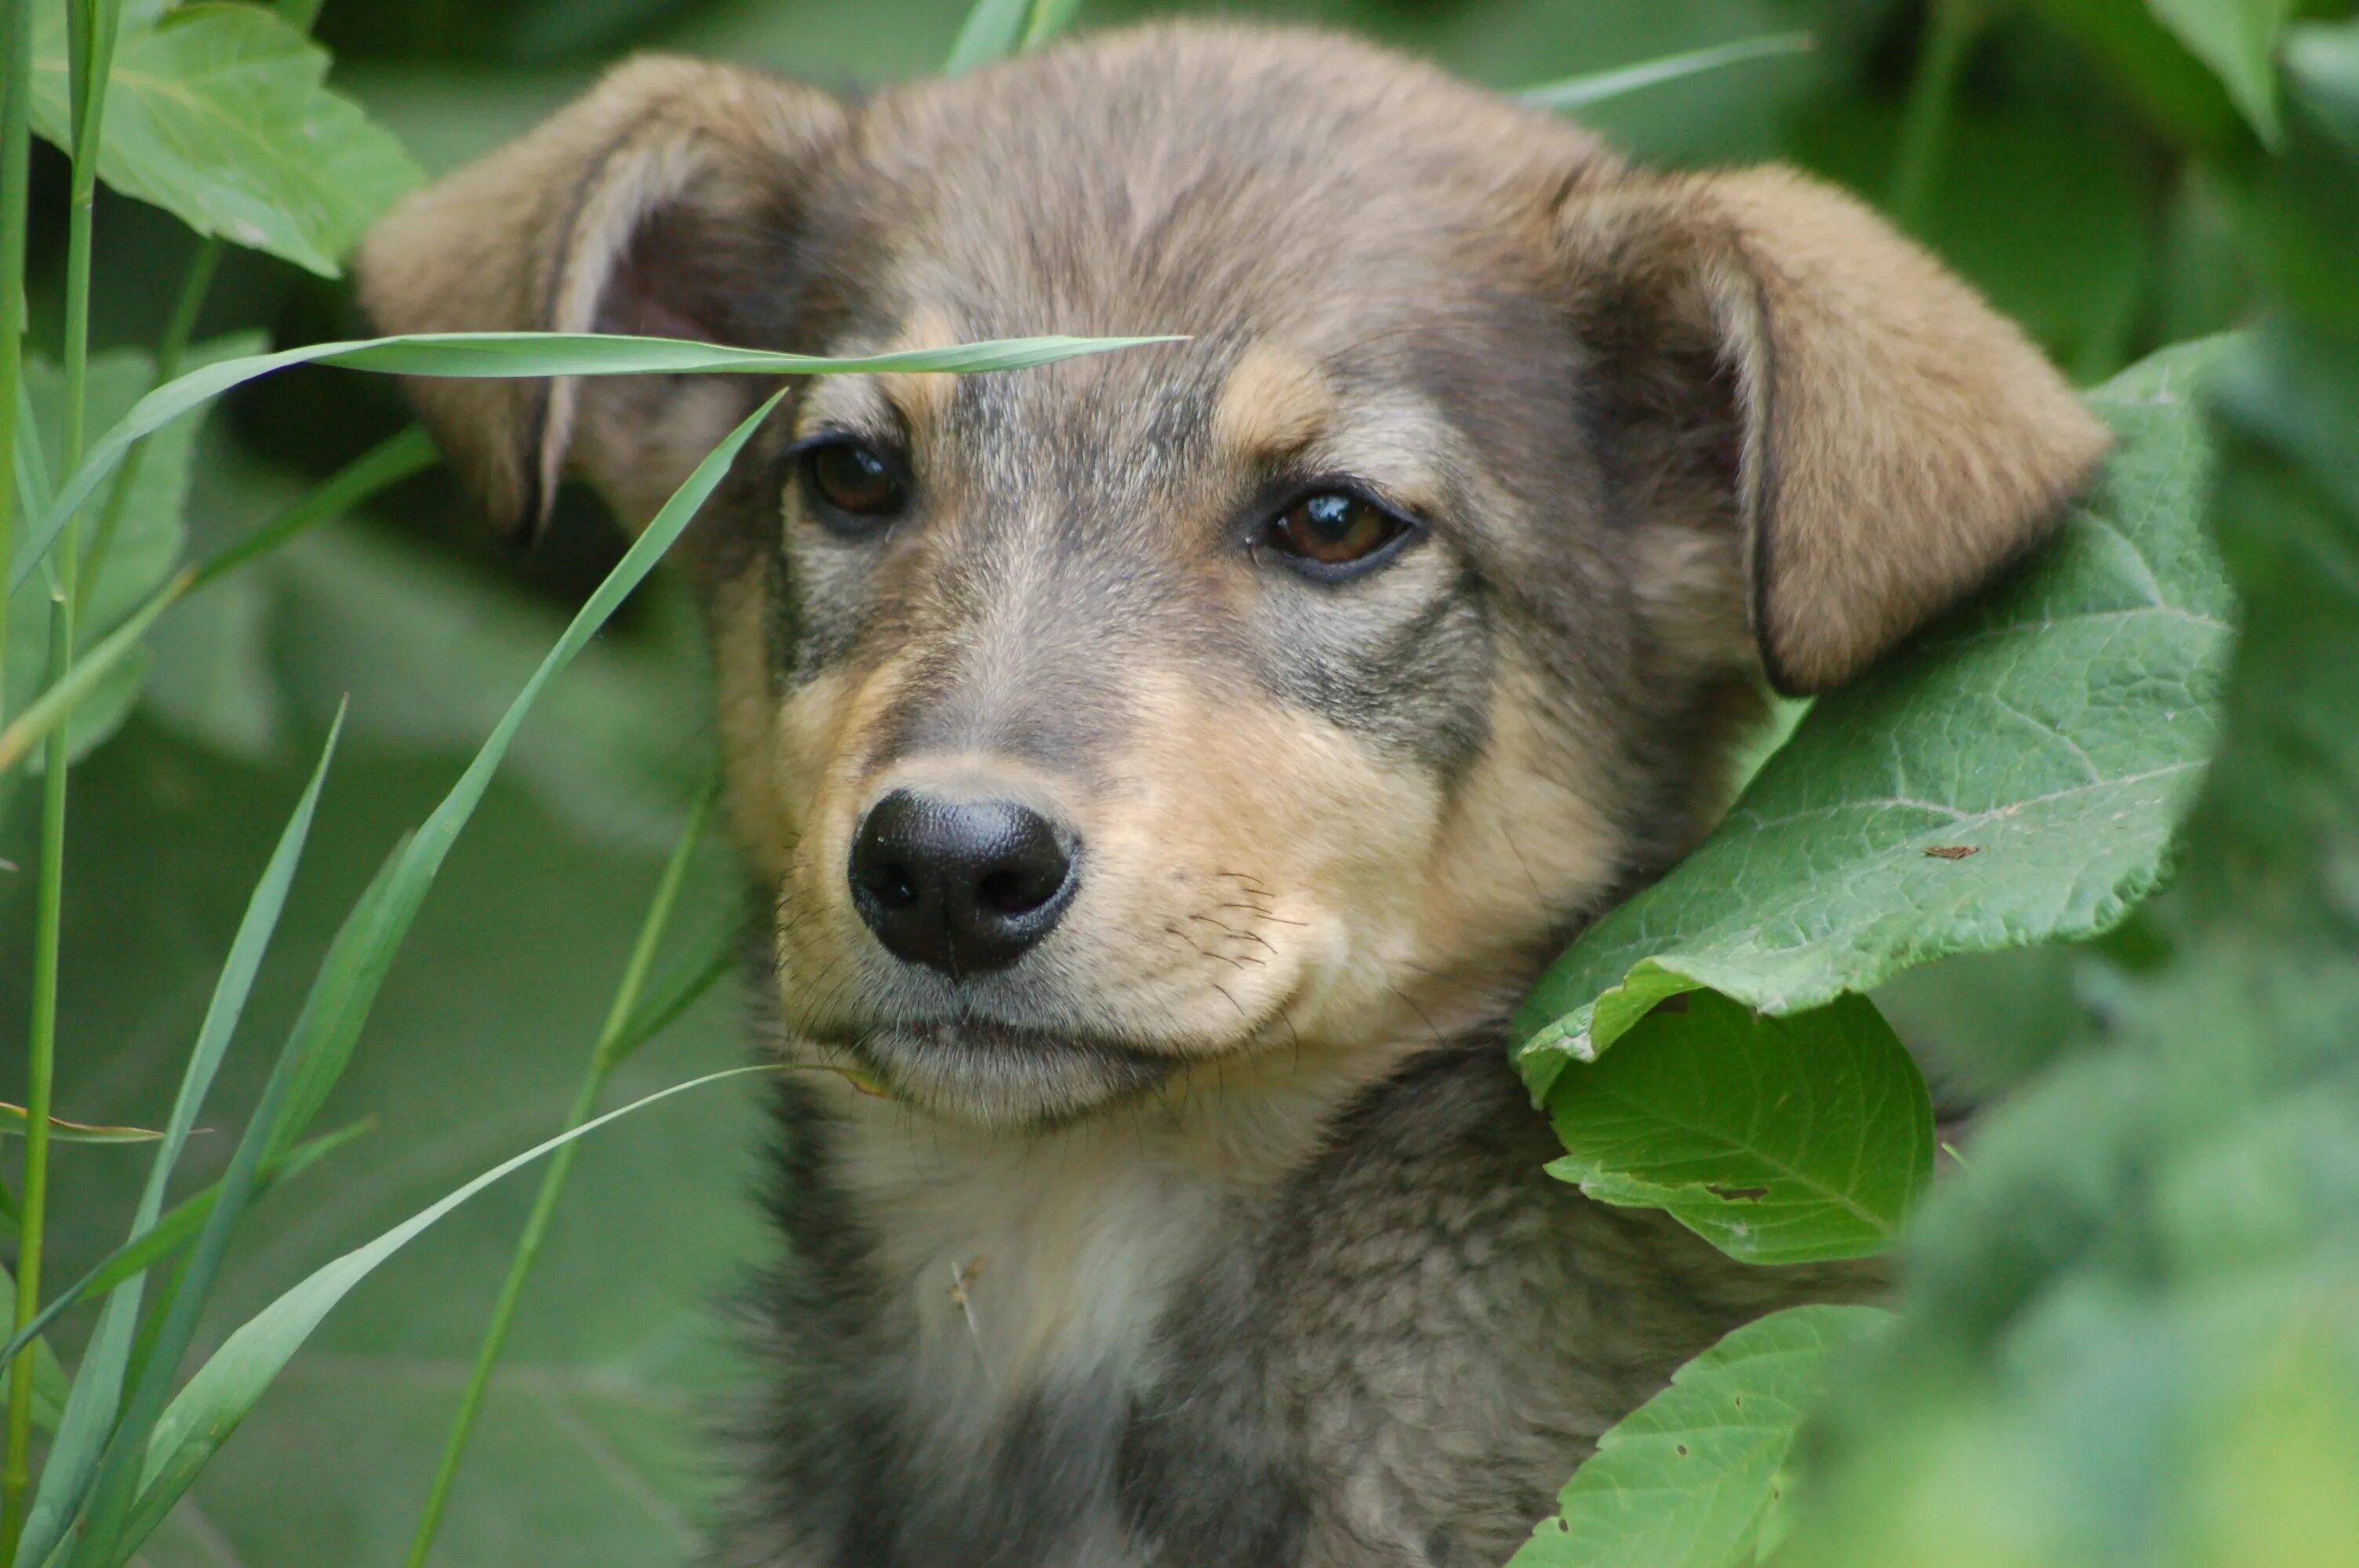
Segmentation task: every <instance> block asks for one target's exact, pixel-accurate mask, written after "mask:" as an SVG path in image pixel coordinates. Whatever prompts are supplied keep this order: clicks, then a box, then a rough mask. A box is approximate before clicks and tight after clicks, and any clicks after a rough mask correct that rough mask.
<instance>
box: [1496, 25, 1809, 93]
mask: <svg viewBox="0 0 2359 1568" xmlns="http://www.w3.org/2000/svg"><path fill="white" fill-rule="evenodd" d="M1811 48H1812V44H1811V41H1810V34H1808V33H1773V34H1770V35H1768V36H1767V37H1766V38H1745V39H1741V40H1740V41H1738V42H1736V43H1733V44H1719V45H1715V46H1714V47H1712V48H1711V49H1690V50H1689V51H1688V52H1687V53H1685V54H1675V55H1666V56H1664V57H1663V58H1662V59H1650V60H1645V61H1642V62H1640V63H1639V64H1636V65H1625V66H1617V67H1615V68H1614V70H1597V71H1591V72H1589V73H1587V74H1585V75H1582V76H1573V77H1568V78H1566V79H1565V80H1564V81H1551V82H1549V84H1548V85H1546V86H1544V87H1527V88H1526V89H1524V90H1523V91H1522V92H1518V93H1517V94H1516V97H1517V100H1519V101H1520V102H1522V103H1528V104H1530V105H1531V106H1532V107H1533V108H1535V109H1554V110H1556V111H1558V112H1559V113H1563V112H1566V111H1569V110H1573V109H1586V108H1588V107H1590V106H1591V105H1592V104H1594V103H1604V102H1605V101H1606V100H1608V99H1611V98H1621V97H1625V96H1626V95H1628V94H1630V93H1633V92H1643V91H1644V90H1646V89H1647V88H1649V87H1660V86H1662V85H1663V84H1664V83H1665V82H1670V81H1684V80H1685V79H1686V78H1688V77H1690V76H1701V75H1703V74H1704V73H1705V72H1707V71H1713V70H1727V69H1728V68H1729V67H1730V66H1732V65H1743V64H1745V62H1746V61H1748V60H1756V59H1772V58H1775V57H1776V56H1778V55H1789V54H1807V53H1809V52H1810V49H1811Z"/></svg>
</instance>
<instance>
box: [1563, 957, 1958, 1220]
mask: <svg viewBox="0 0 2359 1568" xmlns="http://www.w3.org/2000/svg"><path fill="white" fill-rule="evenodd" d="M1630 1033H1631V1037H1630V1039H1629V1041H1628V1042H1627V1044H1625V1047H1624V1048H1623V1049H1622V1050H1619V1051H1615V1052H1614V1053H1612V1054H1610V1055H1607V1056H1605V1057H1604V1058H1603V1059H1602V1060H1600V1061H1597V1062H1594V1063H1592V1064H1589V1065H1584V1066H1582V1067H1579V1068H1576V1069H1574V1070H1572V1071H1571V1072H1568V1073H1566V1074H1565V1075H1564V1076H1562V1077H1560V1078H1559V1079H1558V1080H1557V1083H1556V1087H1555V1089H1554V1090H1553V1091H1552V1092H1551V1093H1550V1094H1549V1102H1548V1108H1549V1117H1550V1119H1552V1120H1553V1121H1554V1122H1555V1124H1556V1130H1557V1136H1558V1137H1559V1138H1560V1139H1561V1140H1563V1141H1564V1146H1565V1150H1566V1153H1565V1156H1564V1157H1563V1158H1562V1159H1560V1160H1557V1161H1554V1162H1551V1163H1550V1164H1549V1173H1550V1174H1552V1175H1556V1176H1560V1177H1562V1178H1563V1179H1564V1180H1566V1181H1568V1182H1578V1183H1580V1184H1581V1190H1582V1192H1584V1193H1586V1194H1588V1195H1590V1196H1591V1197H1593V1198H1597V1199H1600V1200H1601V1201H1603V1202H1605V1203H1611V1204H1622V1205H1625V1206H1636V1207H1643V1208H1659V1209H1662V1210H1664V1211H1666V1212H1667V1213H1669V1215H1670V1216H1671V1217H1672V1218H1674V1219H1676V1220H1678V1221H1679V1222H1680V1224H1681V1225H1684V1226H1686V1227H1688V1228H1689V1229H1690V1230H1692V1231H1694V1232H1695V1233H1696V1234H1697V1235H1699V1236H1701V1237H1702V1238H1704V1239H1706V1240H1707V1241H1710V1242H1711V1243H1712V1245H1713V1246H1715V1247H1717V1248H1719V1249H1721V1250H1722V1251H1723V1252H1726V1253H1727V1254H1728V1255H1729V1256H1730V1257H1732V1258H1738V1259H1742V1260H1745V1261H1746V1262H1748V1263H1803V1262H1810V1261H1815V1260H1822V1259H1832V1258H1858V1257H1864V1256H1867V1255H1869V1254H1872V1253H1875V1252H1880V1251H1882V1250H1884V1249H1886V1248H1887V1247H1889V1246H1891V1244H1892V1242H1893V1239H1894V1238H1895V1237H1897V1235H1898V1234H1899V1231H1900V1222H1901V1221H1902V1220H1903V1219H1905V1218H1906V1217H1908V1212H1909V1210H1910V1209H1912V1208H1914V1207H1915V1206H1916V1203H1917V1199H1918V1198H1919V1195H1922V1194H1923V1193H1924V1192H1926V1191H1927V1190H1928V1189H1929V1188H1930V1186H1931V1185H1932V1181H1933V1107H1932V1102H1931V1100H1930V1098H1928V1097H1927V1095H1926V1092H1925V1081H1924V1079H1923V1078H1921V1077H1919V1076H1918V1072H1917V1065H1916V1064H1915V1063H1914V1062H1912V1061H1911V1060H1910V1059H1909V1056H1908V1050H1907V1049H1906V1048H1905V1047H1904V1046H1903V1045H1902V1044H1900V1041H1899V1039H1898V1038H1897V1036H1896V1035H1894V1033H1892V1029H1891V1027H1890V1025H1888V1024H1886V1022H1884V1020H1883V1018H1882V1017H1881V1016H1880V1015H1879V1014H1878V1013H1877V1012H1876V1011H1875V1004H1874V1003H1873V1002H1871V1001H1869V1000H1867V999H1866V998H1864V997H1856V996H1853V997H1844V998H1843V999H1842V1000H1838V1001H1836V1002H1834V1003H1832V1005H1830V1006H1827V1007H1824V1008H1821V1009H1819V1010H1817V1011H1811V1012H1806V1013H1800V1014H1798V1015H1796V1016H1795V1017H1792V1018H1786V1019H1757V1020H1756V1018H1755V1017H1754V1016H1753V1014H1752V1013H1751V1012H1750V1011H1747V1010H1746V1009H1745V1008H1743V1007H1740V1006H1739V1005H1737V1004H1736V1003H1735V1002H1733V1001H1730V1000H1728V999H1726V998H1725V997H1720V996H1715V995H1713V994H1712V993H1711V992H1709V991H1703V992H1699V993H1697V994H1696V995H1693V996H1684V997H1673V998H1671V999H1670V1000H1668V1001H1666V1002H1664V1003H1663V1004H1662V1006H1660V1007H1659V1008H1658V1009H1656V1011H1654V1013H1653V1014H1651V1015H1650V1016H1649V1017H1647V1019H1646V1020H1645V1021H1643V1022H1640V1023H1639V1025H1638V1026H1637V1027H1636V1029H1634V1030H1632V1031H1631V1032H1630Z"/></svg>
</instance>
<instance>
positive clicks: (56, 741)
mask: <svg viewBox="0 0 2359 1568" xmlns="http://www.w3.org/2000/svg"><path fill="white" fill-rule="evenodd" d="M8 8H9V10H10V11H11V12H20V11H23V10H25V9H27V5H25V4H24V0H10V5H9V7H8ZM119 16H120V11H119V9H118V7H117V5H116V3H115V0H75V4H74V5H73V7H72V10H71V22H72V24H73V26H72V28H71V35H72V50H71V55H72V58H71V63H70V69H71V90H72V101H73V128H74V134H73V177H72V184H71V204H70V205H69V207H68V208H67V214H66V217H67V222H66V322H65V411H64V415H63V417H62V418H61V420H60V425H61V426H62V427H63V431H64V438H63V440H62V441H61V442H60V446H61V448H62V451H61V456H62V458H63V460H64V470H65V471H66V472H69V473H71V471H72V470H73V467H74V465H75V464H76V463H78V462H80V461H81V460H82V437H83V428H82V419H83V416H84V413H85V409H84V406H83V403H84V396H83V395H84V393H85V391H86V390H87V387H88V384H89V379H90V253H91V222H92V214H93V212H94V211H95V209H96V205H97V198H98V148H99V139H100V127H101V126H103V124H105V121H106V82H107V76H108V73H109V70H110V69H111V67H112V66H113V63H114V33H115V23H116V21H117V19H118V18H119ZM5 412H6V416H8V417H9V418H11V419H13V418H14V417H15V414H16V410H15V408H14V407H13V406H11V407H9V408H8V409H7V410H6V411H5ZM75 531H76V530H75V524H73V523H72V522H71V520H70V521H69V522H68V523H67V525H66V529H65V532H64V533H63V534H61V535H59V537H58V543H57V549H56V559H57V573H58V577H57V580H58V592H57V597H56V598H55V599H54V600H52V601H51V603H50V606H49V682H50V684H52V685H54V684H56V683H57V682H59V681H61V680H63V679H64V678H65V677H66V675H67V673H68V672H69V671H70V670H71V668H72V665H73V626H74V602H75V600H76V598H77V597H78V595H79V592H80V584H79V582H78V581H77V567H78V564H79V563H78V557H79V555H80V551H79V549H78V547H77V546H78V541H77V539H76V538H75ZM71 730H72V716H71V714H67V715H66V716H64V717H63V718H61V719H60V721H59V723H58V727H57V728H56V729H55V730H52V731H50V734H49V769H48V773H46V775H45V776H44V777H43V778H42V780H41V868H40V887H39V892H38V903H37V905H36V913H35V916H34V925H33V1017H32V1029H31V1034H30V1038H29V1040H28V1041H27V1064H26V1071H25V1077H26V1084H27V1090H26V1096H25V1101H26V1106H25V1108H26V1112H27V1118H28V1119H27V1126H26V1130H25V1198H24V1204H25V1214H24V1220H23V1240H22V1242H21V1243H20V1244H19V1247H20V1249H19V1251H18V1252H17V1255H16V1314H17V1322H18V1323H19V1324H20V1325H21V1324H25V1323H28V1322H30V1321H31V1314H33V1313H35V1312H36V1311H37V1310H38V1308H39V1306H40V1299H41V1243H42V1233H43V1228H44V1226H43V1221H44V1214H45V1206H46V1203H47V1199H48V1195H49V1105H50V1098H51V1094H50V1091H51V1088H52V1080H53V1078H54V1076H55V1068H56V1063H57V1044H58V945H59V939H60V919H61V916H62V914H63V909H64V902H65V849H66V775H67V773H69V772H70V771H71V768H70V765H69V764H70V762H71V756H70V753H69V750H68V740H69V737H70V735H71ZM32 1441H33V1358H32V1357H29V1356H20V1357H17V1358H16V1364H15V1365H14V1366H12V1367H11V1368H9V1369H8V1436H7V1451H6V1460H5V1465H0V1561H6V1562H13V1561H15V1559H16V1541H17V1539H18V1537H19V1536H21V1535H22V1534H23V1532H24V1528H25V1492H26V1487H27V1485H28V1484H29V1483H30V1482H31V1480H32V1471H31V1461H32Z"/></svg>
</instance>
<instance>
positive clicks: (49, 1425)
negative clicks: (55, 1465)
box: [0, 1269, 71, 1432]
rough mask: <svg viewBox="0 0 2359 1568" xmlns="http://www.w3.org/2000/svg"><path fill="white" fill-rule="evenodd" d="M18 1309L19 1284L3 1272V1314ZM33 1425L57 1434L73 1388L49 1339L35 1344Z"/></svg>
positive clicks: (0, 1285)
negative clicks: (17, 1288) (17, 1289)
mask: <svg viewBox="0 0 2359 1568" xmlns="http://www.w3.org/2000/svg"><path fill="white" fill-rule="evenodd" d="M15 1311H16V1278H15V1276H14V1275H12V1274H10V1273H9V1272H8V1271H7V1270H5V1269H0V1314H7V1313H14V1312H15ZM32 1343H33V1354H32V1355H31V1356H30V1357H27V1359H28V1360H30V1361H31V1362H32V1363H33V1424H34V1425H36V1426H38V1427H39V1428H40V1429H41V1430H43V1431H44V1432H55V1431H56V1430H57V1429H58V1422H59V1421H60V1419H62V1418H63V1416H64V1413H65V1408H66V1400H67V1397H68V1395H69V1393H70V1392H71V1384H70V1383H69V1382H68V1381H67V1379H66V1369H65V1368H64V1366H63V1365H62V1364H61V1363H60V1361H59V1360H58V1353H57V1352H56V1351H54V1350H52V1349H50V1348H49V1341H48V1340H46V1339H36V1340H34V1341H33V1342H32Z"/></svg>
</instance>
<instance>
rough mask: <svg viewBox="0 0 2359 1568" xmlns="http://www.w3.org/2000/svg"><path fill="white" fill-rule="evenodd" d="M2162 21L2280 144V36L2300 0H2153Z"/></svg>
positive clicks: (2150, 2) (2262, 130)
mask: <svg viewBox="0 0 2359 1568" xmlns="http://www.w3.org/2000/svg"><path fill="white" fill-rule="evenodd" d="M2147 5H2148V6H2149V7H2150V8H2151V9H2152V10H2153V12H2154V14H2155V16H2156V18H2157V19H2158V20H2159V21H2160V22H2161V23H2162V25H2163V26H2164V27H2169V29H2170V30H2171V31H2172V32H2174V33H2176V34H2178V35H2179V40H2180V42H2181V43H2183V44H2185V45H2186V46H2187V47H2188V49H2190V50H2191V51H2193V53H2194V54H2195V57H2196V58H2197V59H2201V61H2202V62H2203V63H2204V64H2206V65H2208V66H2210V67H2211V68H2212V70H2214V71H2216V72H2217V73H2218V74H2219V77H2220V80H2221V81H2222V82H2223V83H2224V84H2225V85H2226V86H2227V89H2228V96H2229V97H2231V98H2233V99H2234V100H2235V103H2236V107H2237V108H2239V109H2241V110H2243V111H2244V114H2245V119H2247V120H2249V121H2251V122H2252V125H2253V129H2254V130H2256V131H2257V132H2259V133H2260V136H2261V140H2263V141H2265V142H2267V143H2268V144H2269V145H2270V146H2276V145H2277V142H2278V141H2279V140H2280V139H2281V138H2282V136H2283V135H2284V123H2283V121H2282V119H2281V118H2280V116H2279V114H2278V113H2277V60H2276V58H2275V57H2276V53H2277V35H2278V34H2279V33H2280V32H2282V31H2284V30H2285V25H2286V23H2287V22H2288V20H2290V19H2291V18H2292V16H2293V12H2294V5H2295V0H2147Z"/></svg>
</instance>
